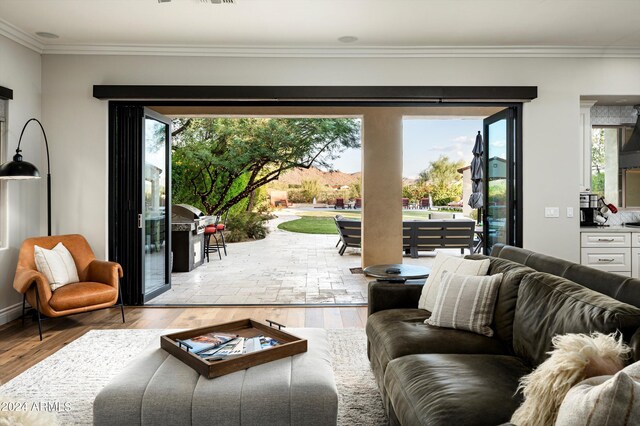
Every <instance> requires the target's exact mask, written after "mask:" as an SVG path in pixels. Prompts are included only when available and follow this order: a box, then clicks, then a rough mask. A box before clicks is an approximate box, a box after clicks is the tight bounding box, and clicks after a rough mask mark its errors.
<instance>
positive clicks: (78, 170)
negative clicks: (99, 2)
mask: <svg viewBox="0 0 640 426" xmlns="http://www.w3.org/2000/svg"><path fill="white" fill-rule="evenodd" d="M42 70H43V71H42V73H43V86H42V88H43V117H44V119H45V120H46V123H47V129H48V132H49V137H50V140H51V141H52V145H55V148H53V149H52V150H53V152H52V161H53V167H55V181H54V190H53V193H54V201H55V203H56V204H55V205H54V232H57V233H67V232H80V233H82V234H85V235H86V236H87V238H88V239H89V241H90V243H91V244H92V245H93V246H94V249H95V251H96V254H97V255H98V256H99V257H104V256H105V255H106V253H107V238H106V236H107V197H108V194H107V133H108V131H107V102H105V101H99V100H97V99H94V98H92V96H91V93H92V87H93V85H94V84H140V85H144V84H171V85H416V86H417V85H426V86H433V85H535V86H538V89H539V91H538V99H536V100H534V101H533V102H531V103H529V104H526V105H525V107H524V122H523V132H524V165H523V171H524V176H523V183H524V195H523V196H524V200H523V202H524V221H523V222H524V246H525V247H527V248H529V249H532V250H537V251H542V252H545V253H547V254H550V255H555V256H559V257H563V258H566V259H569V260H573V261H578V260H579V241H578V239H579V234H578V232H579V230H578V220H579V219H578V217H577V216H576V217H574V218H571V219H569V218H566V217H561V218H556V219H545V218H544V217H543V212H544V207H545V206H554V207H560V208H561V212H562V216H564V212H565V208H566V207H574V210H575V211H577V209H578V161H579V158H578V147H579V143H580V139H579V138H580V135H579V99H580V95H590V94H591V95H593V94H609V95H623V94H624V95H639V94H640V78H638V76H639V75H640V60H637V59H561V58H556V59H550V58H508V59H507V58H475V59H473V58H465V59H463V58H438V59H434V58H429V59H427V58H422V59H421V58H416V59H413V58H409V59H367V58H362V59H302V58H300V59H295V58H213V57H195V58H188V57H166V56H162V57H152V56H92V55H46V56H44V57H43V67H42Z"/></svg>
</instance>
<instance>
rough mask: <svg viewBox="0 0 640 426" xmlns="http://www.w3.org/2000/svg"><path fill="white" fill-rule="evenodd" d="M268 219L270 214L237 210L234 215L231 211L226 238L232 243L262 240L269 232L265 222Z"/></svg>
mask: <svg viewBox="0 0 640 426" xmlns="http://www.w3.org/2000/svg"><path fill="white" fill-rule="evenodd" d="M267 220H269V216H267V215H263V214H259V213H254V212H236V213H234V214H233V215H232V214H231V213H230V214H229V218H228V219H227V232H226V234H225V238H226V240H227V241H228V242H230V243H234V242H239V241H246V240H261V239H263V238H265V237H266V236H267V234H268V233H269V229H268V228H267V225H266V223H265V222H266V221H267Z"/></svg>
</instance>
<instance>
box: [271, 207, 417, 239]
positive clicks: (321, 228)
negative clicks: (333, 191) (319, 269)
mask: <svg viewBox="0 0 640 426" xmlns="http://www.w3.org/2000/svg"><path fill="white" fill-rule="evenodd" d="M296 214H297V215H299V216H300V219H296V220H292V221H289V222H283V223H281V224H280V225H278V228H279V229H283V230H285V231H290V232H300V233H303V234H337V233H338V231H337V230H336V224H335V222H334V220H333V218H334V217H335V216H336V215H341V216H344V217H345V218H347V219H358V220H359V219H360V218H361V216H362V212H361V211H360V210H356V211H353V210H334V211H331V210H329V211H327V210H324V211H301V212H297V213H296ZM428 218H429V210H404V211H403V212H402V219H403V220H412V219H428Z"/></svg>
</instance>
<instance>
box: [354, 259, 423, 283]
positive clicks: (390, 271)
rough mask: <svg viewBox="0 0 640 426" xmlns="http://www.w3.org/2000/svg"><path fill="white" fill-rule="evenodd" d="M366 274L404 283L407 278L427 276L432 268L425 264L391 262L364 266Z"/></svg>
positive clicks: (379, 278)
mask: <svg viewBox="0 0 640 426" xmlns="http://www.w3.org/2000/svg"><path fill="white" fill-rule="evenodd" d="M363 272H364V273H365V275H368V276H370V277H374V278H376V279H377V280H378V281H384V282H396V283H404V282H405V281H407V280H417V279H421V278H427V277H428V276H429V274H430V273H431V269H430V268H427V267H425V266H415V265H405V264H402V263H391V264H386V265H371V266H368V267H366V268H364V271H363Z"/></svg>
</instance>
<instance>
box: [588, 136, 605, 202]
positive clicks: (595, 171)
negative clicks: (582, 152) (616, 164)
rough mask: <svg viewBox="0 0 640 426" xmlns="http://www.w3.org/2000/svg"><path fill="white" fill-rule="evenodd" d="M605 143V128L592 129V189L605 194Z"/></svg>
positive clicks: (594, 191) (596, 192)
mask: <svg viewBox="0 0 640 426" xmlns="http://www.w3.org/2000/svg"><path fill="white" fill-rule="evenodd" d="M604 166H605V144H604V129H593V130H592V131H591V191H592V192H593V193H595V194H600V195H604V179H605V176H604Z"/></svg>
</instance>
